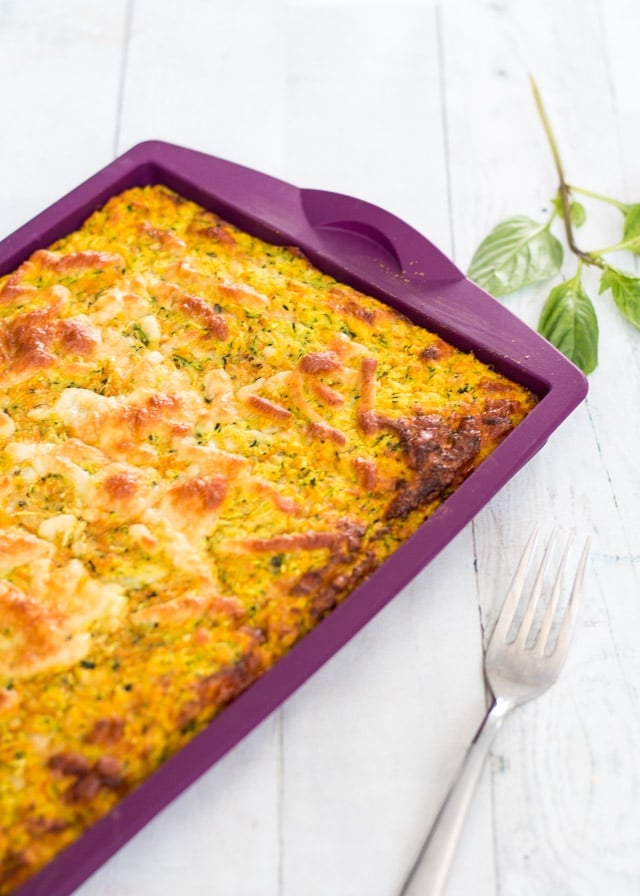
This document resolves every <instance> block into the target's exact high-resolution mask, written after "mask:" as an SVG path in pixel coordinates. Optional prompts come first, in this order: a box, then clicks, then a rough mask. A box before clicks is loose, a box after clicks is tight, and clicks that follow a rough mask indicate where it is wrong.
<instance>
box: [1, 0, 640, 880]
mask: <svg viewBox="0 0 640 896" xmlns="http://www.w3.org/2000/svg"><path fill="white" fill-rule="evenodd" d="M638 33H640V6H638V4H637V2H636V0H607V2H605V0H537V2H535V3H534V2H526V0H494V2H484V0H483V2H480V0H479V2H472V0H468V2H464V0H447V2H444V0H443V2H442V3H441V4H439V5H438V4H433V3H431V2H428V0H375V2H371V0H234V2H233V3H229V2H223V0H183V2H181V3H178V2H177V0H173V2H170V0H153V2H151V0H111V2H110V3H105V2H99V0H67V2H65V3H64V4H57V3H56V4H54V3H49V2H47V0H0V108H1V109H2V126H1V130H0V170H2V172H3V176H2V178H0V237H3V236H5V235H7V234H9V233H10V232H11V231H12V230H14V229H15V228H16V227H17V226H18V225H20V224H22V223H23V222H25V221H26V220H28V219H29V218H30V217H31V216H32V215H34V214H36V213H37V212H39V211H41V210H42V209H43V208H44V207H46V206H47V205H48V204H49V203H51V202H52V201H53V200H55V199H56V198H58V197H59V196H61V195H62V194H64V193H65V192H66V191H67V190H69V189H70V188H72V187H73V186H75V185H76V184H77V183H79V182H80V181H81V180H83V179H84V178H85V177H87V176H89V175H90V174H91V173H93V172H94V171H95V170H97V169H98V168H100V167H102V166H103V165H105V164H106V163H108V162H109V161H110V160H111V159H112V158H113V157H114V155H115V154H117V153H118V152H121V151H123V150H125V149H127V148H129V147H130V146H131V145H133V144H134V143H137V142H138V141H140V140H143V139H148V138H160V139H166V140H170V141H173V142H177V143H180V144H183V145H187V146H191V147H193V148H196V149H200V150H203V151H205V152H210V153H212V154H214V155H219V156H223V157H226V158H229V159H232V160H234V161H237V162H241V163H244V164H247V165H250V166H252V167H255V168H257V169H259V170H262V171H266V172H268V173H271V174H274V175H277V176H280V177H282V178H284V179H286V180H289V181H291V182H293V183H297V184H299V185H301V186H312V187H323V188H328V189H332V190H337V191H343V192H346V193H350V194H352V195H356V196H361V197H362V198H366V199H368V200H370V201H372V202H375V203H378V204H380V205H382V206H384V207H386V208H388V209H389V210H391V211H393V212H395V213H396V214H398V215H399V216H400V217H403V218H405V219H406V220H408V221H409V222H410V223H411V224H413V225H414V226H415V227H417V228H418V229H419V230H421V231H422V232H423V233H424V234H425V235H427V236H428V237H429V238H430V239H432V240H433V241H434V242H435V243H436V244H437V245H439V246H440V247H441V248H442V249H443V250H444V251H445V252H448V253H449V254H451V255H452V256H453V257H454V259H455V261H456V262H457V263H458V264H459V265H460V266H462V267H466V266H467V265H468V262H469V260H470V257H471V254H472V252H473V250H474V248H475V246H476V245H477V244H478V242H479V241H480V239H481V238H482V237H483V236H484V235H485V233H486V232H487V231H488V230H489V228H490V227H491V226H492V225H493V224H495V223H496V222H497V221H498V220H499V219H500V218H503V217H506V216H507V215H510V214H512V213H525V214H530V215H532V216H534V217H535V216H541V215H542V214H544V211H545V210H546V209H548V207H549V199H550V197H551V196H552V195H553V193H554V191H555V175H554V171H553V167H552V164H551V159H550V155H549V152H548V149H547V146H546V144H545V141H544V138H543V134H542V131H541V128H540V125H539V122H538V119H537V116H536V113H535V109H534V106H533V102H532V98H531V94H530V91H529V86H528V82H527V76H528V74H529V73H530V72H532V73H534V74H535V75H536V77H537V79H538V82H539V85H540V88H541V90H542V92H543V94H544V96H545V98H546V102H547V106H548V111H549V114H550V117H551V119H552V121H553V123H554V125H555V129H556V132H557V137H558V140H559V143H560V146H561V150H562V152H563V156H564V161H565V165H566V168H567V172H568V177H569V179H570V181H571V182H573V183H577V184H579V185H582V186H585V187H590V188H592V189H595V190H598V191H601V192H604V193H609V194H612V195H614V196H616V197H618V198H621V199H624V200H628V201H640V161H639V156H638V150H637V147H638V144H639V142H640V85H639V82H638V76H637V35H638ZM589 211H590V221H589V223H588V225H587V226H586V227H585V229H584V234H583V232H582V231H581V232H580V240H581V241H582V242H583V243H584V244H585V245H586V246H587V247H590V246H595V245H606V244H608V243H610V242H612V241H613V240H614V239H615V235H616V227H617V226H618V224H619V220H618V215H617V212H615V211H612V210H610V209H605V208H603V209H600V208H597V207H592V206H591V205H590V206H589ZM625 263H628V261H626V262H625ZM543 298H544V290H542V289H531V290H527V291H526V293H524V294H522V295H519V296H517V297H515V298H513V299H511V300H509V301H510V304H511V307H512V308H513V310H514V311H515V312H516V313H517V314H518V315H520V316H521V317H522V318H523V319H525V320H527V321H528V322H529V323H531V324H532V325H534V324H535V322H536V320H537V316H538V314H539V311H540V307H541V303H542V301H543ZM597 309H598V315H599V320H600V328H601V360H600V365H599V367H598V369H597V371H596V372H595V373H594V374H593V375H592V376H591V379H590V382H591V390H590V394H589V397H588V399H587V401H586V403H585V404H584V405H583V406H581V407H580V408H579V409H578V410H577V411H576V412H575V413H574V415H573V416H572V417H571V418H570V419H569V420H568V421H567V422H566V424H564V425H563V426H562V427H561V428H560V429H559V430H558V431H557V433H556V434H554V435H553V437H552V438H551V439H550V440H549V442H548V444H547V445H546V446H545V447H544V449H543V450H542V451H541V452H540V453H539V454H538V456H537V457H535V458H534V459H533V460H532V461H531V462H530V463H529V464H528V466H527V467H526V468H525V469H524V470H523V471H522V472H521V473H520V474H519V475H518V476H517V477H516V478H515V479H514V480H513V481H512V482H511V483H510V484H509V485H508V487H507V488H505V489H504V490H503V491H502V492H501V493H500V494H499V495H498V496H497V497H496V498H495V499H494V500H493V501H492V502H491V504H490V505H489V506H488V507H487V508H486V509H485V510H483V511H482V513H480V514H479V515H478V516H477V518H476V519H475V520H474V522H473V523H472V524H471V525H470V526H468V527H467V528H466V530H465V531H464V532H462V533H461V534H460V535H459V536H458V538H457V539H456V540H455V541H454V542H453V543H452V544H451V545H449V547H448V548H447V549H446V550H445V551H444V552H443V553H442V554H441V555H440V556H439V557H438V558H437V559H436V560H435V561H434V562H433V563H432V564H431V565H430V566H429V567H428V568H427V569H426V570H425V571H424V572H423V573H422V574H421V575H420V576H419V577H418V578H417V579H416V580H415V581H413V582H412V583H411V585H409V586H408V587H407V588H406V589H405V590H404V591H403V592H402V593H401V594H400V595H399V596H398V597H397V598H396V599H395V600H394V601H393V602H392V603H391V604H390V605H389V606H388V607H387V609H385V610H384V611H383V612H382V614H380V616H378V617H377V618H376V619H375V620H374V621H373V622H372V623H371V624H370V625H369V626H368V627H367V628H366V629H365V630H363V631H362V632H361V633H360V634H359V635H358V636H357V637H356V638H355V639H354V640H353V641H352V642H351V643H350V644H349V645H348V646H347V647H346V648H345V649H344V650H342V651H341V652H340V654H339V655H337V656H336V657H335V658H334V659H333V660H332V661H331V662H329V663H328V664H327V665H326V666H325V667H324V668H323V669H322V670H321V671H320V672H319V673H318V674H317V675H315V676H314V677H313V679H312V680H310V681H309V682H308V683H307V684H306V685H305V686H304V687H303V688H301V689H300V690H299V691H298V692H297V693H296V694H295V695H294V696H293V697H292V698H291V699H290V700H289V701H288V702H287V703H286V704H285V705H284V706H283V707H282V708H281V709H280V710H279V711H277V712H276V713H274V714H273V715H272V716H271V717H270V718H269V719H267V720H266V721H265V722H264V723H263V724H262V725H261V726H260V727H259V728H258V729H256V730H255V731H254V732H253V733H252V734H251V735H250V736H249V737H247V738H246V739H245V741H243V742H242V743H241V744H240V745H239V746H238V747H237V748H236V749H234V750H233V751H232V752H231V753H230V754H229V755H227V756H226V757H225V758H224V759H223V760H222V761H221V762H219V763H218V764H217V765H216V766H215V767H214V768H213V769H212V770H211V771H210V772H209V773H207V774H206V775H205V776H204V777H203V778H202V779H201V780H200V781H199V782H198V783H197V784H196V785H194V786H193V787H192V788H191V789H190V790H189V791H188V792H186V793H185V794H184V795H183V796H182V797H181V798H179V799H178V800H177V801H176V802H175V803H174V804H173V805H172V806H171V807H170V808H168V809H167V810H166V811H164V812H163V813H162V814H161V815H160V816H159V817H157V818H156V819H155V820H154V821H153V822H152V823H151V824H150V825H148V826H147V828H146V829H145V830H144V831H142V832H141V833H140V834H139V835H138V836H137V837H136V838H135V839H134V840H133V841H131V842H130V843H129V844H128V845H127V846H126V847H125V848H124V849H122V850H121V851H120V853H118V854H117V855H116V856H115V857H114V858H113V859H112V860H110V861H109V862H108V863H107V864H106V865H105V866H104V867H103V868H102V869H101V870H100V871H98V872H97V873H96V874H95V875H94V876H93V877H92V878H91V879H90V880H88V881H87V882H86V883H85V884H84V885H82V886H81V888H80V889H79V890H78V896H164V894H167V896H168V894H174V893H178V892H179V893H181V894H184V896H326V894H332V896H394V894H396V893H397V892H398V891H399V887H400V884H401V881H402V878H403V875H404V872H405V870H406V869H407V867H408V866H409V865H410V863H411V860H412V857H413V854H414V851H415V849H416V848H417V846H418V844H419V842H420V841H421V839H422V837H423V834H424V833H425V831H426V830H427V828H428V826H429V824H430V822H431V820H432V819H433V817H434V815H435V812H436V810H437V807H438V804H439V801H440V799H441V798H442V796H443V795H444V792H445V790H446V788H447V785H448V782H449V779H450V776H451V774H452V773H453V771H454V769H455V767H456V764H457V762H458V760H459V759H460V758H461V756H462V755H463V752H464V750H465V747H466V745H467V743H468V742H469V740H470V738H471V737H472V736H473V734H474V731H475V729H476V727H477V725H478V723H479V721H480V719H481V717H482V714H483V711H484V707H485V692H484V686H483V678H482V638H483V631H484V630H486V629H487V628H488V627H489V626H490V624H491V621H492V619H493V618H494V616H495V612H496V608H497V606H498V602H499V600H500V598H501V596H502V593H503V591H504V587H505V585H506V583H507V581H508V578H509V576H510V573H511V571H512V567H513V561H514V558H515V557H516V555H517V554H518V553H519V551H520V549H521V547H522V545H523V544H524V541H525V539H526V536H527V534H528V532H529V530H530V528H531V527H532V525H533V524H534V523H535V522H537V521H542V522H543V523H544V524H545V525H547V524H548V526H549V527H551V525H552V524H557V525H559V526H560V528H561V529H562V530H564V531H567V530H569V529H570V528H572V527H575V528H576V529H577V531H578V533H579V534H580V535H583V534H587V533H591V534H592V536H593V552H592V560H591V564H590V569H589V575H588V579H587V589H586V594H585V600H584V608H583V612H582V615H581V618H580V623H579V628H578V631H577V634H576V637H575V641H574V645H573V649H572V652H571V655H570V658H569V662H568V665H567V668H566V670H565V672H564V674H563V676H562V678H561V680H560V682H559V683H558V684H557V686H556V687H555V688H554V689H553V690H552V691H550V692H549V693H548V694H547V695H546V696H544V697H543V698H541V699H540V700H539V701H537V702H535V703H532V704H530V705H528V706H526V707H525V708H523V709H521V710H520V711H519V713H518V714H517V715H516V716H515V717H513V718H512V719H511V720H510V721H509V723H508V724H507V725H506V727H505V728H504V730H503V732H502V733H501V735H500V737H499V740H498V741H497V742H496V744H495V748H494V751H493V756H492V759H491V762H490V763H489V765H488V767H487V769H486V770H485V775H484V777H483V780H482V782H481V785H480V788H479V791H478V794H477V799H476V800H475V802H474V805H473V809H472V813H471V816H470V818H469V822H468V825H467V827H466V829H465V834H464V839H463V842H462V844H461V846H460V850H459V853H458V856H457V860H456V863H455V867H454V870H453V874H452V877H451V880H450V884H449V887H448V890H447V894H448V896H470V894H473V896H493V894H501V896H512V894H515V896H548V894H550V893H553V894H556V896H565V894H566V896H574V894H575V896H578V894H579V896H600V894H602V893H610V894H612V896H613V894H615V896H635V894H638V893H639V892H640V750H639V749H638V744H640V702H639V695H640V583H639V581H638V578H639V573H638V567H639V558H640V511H639V506H640V485H639V474H638V446H639V444H640V406H639V400H638V396H639V395H640V371H639V358H640V333H638V332H637V331H634V330H633V329H632V328H631V326H630V325H628V324H626V323H625V322H624V321H623V320H622V318H621V317H620V315H619V314H618V313H617V312H616V310H615V308H614V307H613V303H612V301H611V298H610V296H608V295H605V296H602V297H600V298H597Z"/></svg>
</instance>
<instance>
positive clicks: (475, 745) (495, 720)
mask: <svg viewBox="0 0 640 896" xmlns="http://www.w3.org/2000/svg"><path fill="white" fill-rule="evenodd" d="M535 541H536V533H535V532H534V533H533V535H532V536H531V538H530V539H529V542H528V544H527V546H526V548H525V550H524V553H523V555H522V558H521V560H520V563H519V565H518V568H517V570H516V573H515V575H514V578H513V581H512V583H511V586H510V588H509V590H508V591H507V595H506V597H505V599H504V603H503V605H502V609H501V610H500V615H499V616H498V620H497V622H496V625H495V628H494V630H493V633H492V635H491V640H490V641H489V644H488V646H487V650H486V654H485V660H484V670H485V676H486V679H487V683H488V684H489V687H490V688H491V691H492V693H493V695H494V701H493V703H492V705H491V708H490V709H489V711H488V713H487V715H486V716H485V718H484V721H483V722H482V724H481V726H480V728H479V730H478V733H477V734H476V736H475V738H474V740H473V742H472V744H471V746H470V747H469V749H468V751H467V754H466V756H465V758H464V760H463V763H462V765H461V767H460V770H459V772H458V774H457V776H456V778H455V779H454V782H453V784H452V785H451V788H450V790H449V793H448V794H447V796H446V798H445V801H444V803H443V804H442V807H441V808H440V811H439V812H438V815H437V816H436V820H435V822H434V824H433V827H432V828H431V831H430V833H429V834H428V836H427V839H426V840H425V842H424V844H423V846H422V849H421V850H420V853H419V855H418V858H417V859H416V861H415V863H414V865H413V867H412V868H411V871H410V872H409V875H408V877H407V879H406V880H405V883H404V885H403V887H402V890H401V893H400V896H440V894H441V893H442V891H443V888H444V885H445V883H446V880H447V876H448V873H449V869H450V867H451V862H452V860H453V856H454V853H455V849H456V846H457V843H458V840H459V838H460V834H461V831H462V827H463V824H464V821H465V818H466V815H467V811H468V809H469V805H470V803H471V797H472V796H473V793H474V791H475V787H476V784H477V782H478V778H479V777H480V772H481V771H482V768H483V766H484V762H485V759H486V757H487V754H488V752H489V748H490V746H491V744H492V742H493V739H494V737H495V734H496V732H497V731H498V729H499V728H500V726H501V725H502V723H503V722H504V720H505V718H506V716H507V715H508V714H509V713H510V712H511V710H513V709H515V708H516V707H517V706H520V705H522V704H523V703H526V702H527V701H528V700H531V699H533V698H534V697H538V696H539V695H540V694H542V693H543V692H544V691H546V690H547V688H549V687H550V686H551V685H552V684H553V683H554V681H555V680H556V679H557V677H558V675H559V673H560V669H561V668H562V665H563V663H564V660H565V657H566V655H567V650H568V648H569V642H570V640H571V633H572V630H573V627H574V623H575V619H576V614H577V610H578V604H579V600H580V595H581V591H582V583H583V579H584V570H585V566H586V562H587V554H588V551H589V542H588V540H587V542H586V543H585V546H584V549H583V551H582V556H581V557H580V560H579V562H578V568H577V572H576V575H575V579H574V582H573V587H572V590H571V595H570V598H569V600H568V602H567V604H566V607H565V608H563V609H561V611H559V609H558V607H559V604H560V597H561V593H562V588H563V585H562V580H563V573H564V569H565V566H566V561H567V556H568V553H569V548H570V540H569V542H568V543H567V545H566V547H565V549H564V552H563V554H562V558H561V560H560V563H559V566H558V571H557V574H556V577H555V581H554V583H553V586H552V588H551V594H550V596H549V598H548V601H547V602H546V605H545V601H544V597H543V594H544V592H545V591H546V588H545V573H546V569H547V565H548V561H549V557H550V554H551V551H552V547H553V544H554V541H555V538H554V536H553V535H552V536H551V538H550V539H549V541H548V543H547V546H546V548H545V551H544V555H543V557H542V561H541V563H540V566H539V568H538V572H537V575H536V576H535V581H534V583H533V586H532V589H531V593H530V595H529V596H528V598H527V599H526V605H525V607H524V608H522V607H521V606H520V605H521V603H522V602H523V601H522V596H523V592H524V586H525V580H526V578H527V570H528V568H529V563H530V560H531V556H532V554H533V549H534V544H535ZM558 615H561V620H558V619H556V617H557V616H558Z"/></svg>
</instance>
